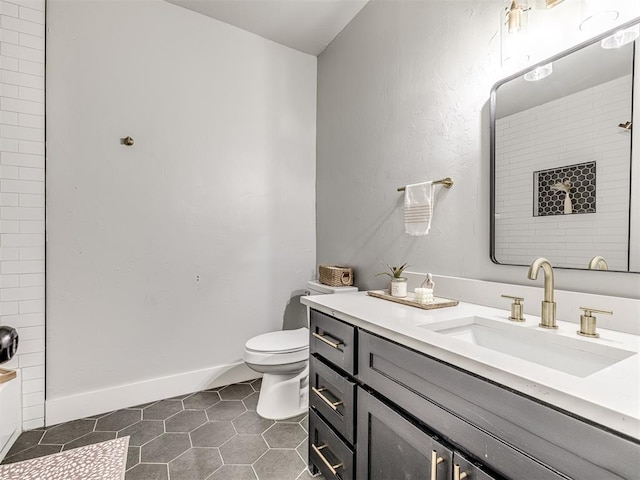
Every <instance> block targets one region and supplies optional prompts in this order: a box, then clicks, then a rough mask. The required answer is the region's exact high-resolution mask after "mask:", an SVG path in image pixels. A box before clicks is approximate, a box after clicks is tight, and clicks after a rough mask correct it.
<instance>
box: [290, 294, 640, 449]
mask: <svg viewBox="0 0 640 480" xmlns="http://www.w3.org/2000/svg"><path fill="white" fill-rule="evenodd" d="M301 302H302V303H303V304H305V305H308V306H309V307H311V308H314V309H316V310H319V311H321V312H323V313H326V314H328V315H331V316H333V317H336V318H338V319H340V320H343V321H345V322H347V323H350V324H352V325H355V326H357V327H361V328H363V329H365V330H368V331H370V332H372V333H376V334H378V335H381V336H384V337H386V338H388V339H390V340H393V341H395V342H398V343H400V344H403V345H406V346H408V347H410V348H412V349H414V350H417V351H420V352H423V353H426V354H428V355H431V356H433V357H435V358H438V359H440V360H443V361H445V362H447V363H450V364H452V365H455V366H457V367H459V368H462V369H464V370H467V371H469V372H472V373H475V374H477V375H480V376H482V377H484V378H487V379H490V380H492V381H494V382H497V383H499V384H502V385H505V386H507V387H509V388H512V389H514V390H516V391H519V392H522V393H524V394H526V395H529V396H531V397H534V398H537V399H539V400H542V401H544V402H546V403H548V404H551V405H554V406H556V407H559V408H561V409H563V410H566V411H568V412H571V413H573V414H575V415H578V416H580V417H583V418H585V419H588V420H590V421H592V422H595V423H598V424H601V425H603V426H605V427H609V428H611V429H613V430H616V431H618V432H621V433H623V434H626V435H629V436H631V437H634V438H636V439H640V355H639V354H638V352H640V336H638V335H632V334H628V333H622V332H616V331H613V330H605V329H598V332H599V333H600V338H589V339H584V340H585V341H587V342H593V343H595V344H598V345H601V346H602V348H603V349H606V348H611V347H615V348H618V349H622V350H628V351H631V352H635V354H633V355H631V356H629V357H628V358H626V359H624V360H620V361H618V362H617V363H614V364H613V365H611V366H609V367H606V368H604V369H602V370H600V371H597V372H596V373H593V374H591V375H588V376H586V377H578V376H574V375H571V374H568V373H564V372H562V371H559V370H555V369H553V368H550V367H545V366H542V365H538V364H536V363H532V362H529V361H526V360H521V359H519V358H516V357H513V356H510V355H507V354H503V353H500V352H496V351H493V350H490V349H487V348H483V347H480V346H477V345H473V344H470V343H467V342H464V341H462V340H459V339H456V338H450V337H448V336H446V335H442V334H440V333H437V332H434V331H432V330H429V329H428V328H425V327H424V326H423V327H421V326H420V325H427V324H430V323H435V322H440V321H443V320H450V319H455V318H463V317H471V316H481V317H484V318H489V319H492V320H497V321H500V322H504V323H505V324H509V325H518V326H519V327H521V328H524V329H535V330H543V329H541V328H540V327H538V323H539V322H540V319H539V317H534V316H532V315H526V319H527V321H526V322H522V323H516V322H511V321H510V320H509V319H508V317H509V312H508V311H505V310H500V309H497V308H492V307H485V306H482V305H476V304H471V303H462V302H461V303H460V304H459V305H458V306H456V307H447V308H440V309H433V310H423V309H419V308H416V307H411V306H405V305H401V304H398V303H394V302H391V301H387V300H383V299H379V298H374V297H371V296H368V295H367V294H366V292H360V293H354V294H336V295H317V296H308V297H302V299H301ZM544 331H545V332H546V333H547V334H548V335H555V336H557V337H565V338H573V339H575V338H583V337H579V336H578V335H576V324H575V323H569V322H563V321H558V329H557V330H544ZM557 340H558V341H560V342H561V341H562V340H564V339H563V338H557Z"/></svg>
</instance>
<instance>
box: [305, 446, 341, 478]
mask: <svg viewBox="0 0 640 480" xmlns="http://www.w3.org/2000/svg"><path fill="white" fill-rule="evenodd" d="M311 448H313V451H314V452H316V454H317V455H318V456H319V457H320V460H322V463H324V464H325V465H326V466H327V468H328V469H329V470H330V471H331V473H332V474H333V475H336V474H337V473H338V472H337V470H338V468H340V467H342V466H343V464H342V463H338V464H336V465H331V462H330V461H329V460H327V457H325V456H324V455H323V454H322V452H321V451H320V450H324V449H325V448H327V444H326V443H325V444H324V445H320V446H319V447H316V446H315V445H314V444H313V443H312V444H311Z"/></svg>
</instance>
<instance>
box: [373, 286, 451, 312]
mask: <svg viewBox="0 0 640 480" xmlns="http://www.w3.org/2000/svg"><path fill="white" fill-rule="evenodd" d="M367 294H368V295H370V296H372V297H375V298H381V299H383V300H389V301H391V302H396V303H401V304H402V305H409V306H410V307H417V308H422V309H423V310H432V309H434V308H445V307H455V306H456V305H458V301H457V300H451V299H448V298H441V297H433V302H429V303H418V302H416V300H415V298H416V296H415V294H414V293H413V292H409V293H407V296H406V297H404V298H401V297H392V296H391V295H389V290H369V291H368V292H367Z"/></svg>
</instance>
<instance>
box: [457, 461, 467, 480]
mask: <svg viewBox="0 0 640 480" xmlns="http://www.w3.org/2000/svg"><path fill="white" fill-rule="evenodd" d="M465 478H469V475H467V472H461V471H460V465H458V464H457V463H456V464H455V465H454V466H453V480H464V479H465Z"/></svg>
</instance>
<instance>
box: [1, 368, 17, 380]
mask: <svg viewBox="0 0 640 480" xmlns="http://www.w3.org/2000/svg"><path fill="white" fill-rule="evenodd" d="M14 378H16V372H15V370H7V369H6V368H0V383H4V382H8V381H9V380H11V379H14Z"/></svg>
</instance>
